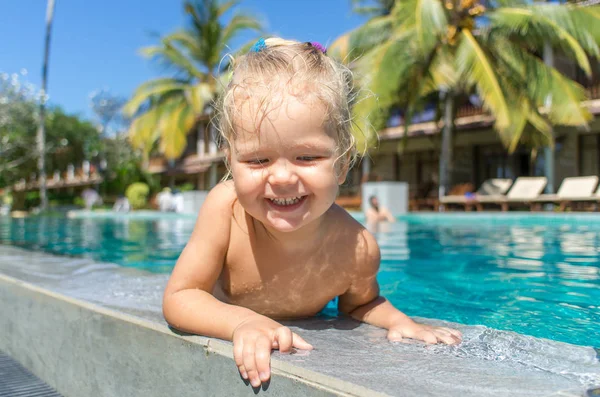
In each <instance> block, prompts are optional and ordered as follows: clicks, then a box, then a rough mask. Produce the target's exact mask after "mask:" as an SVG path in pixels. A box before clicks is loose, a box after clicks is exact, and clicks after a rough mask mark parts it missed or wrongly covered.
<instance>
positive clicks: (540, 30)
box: [330, 0, 600, 151]
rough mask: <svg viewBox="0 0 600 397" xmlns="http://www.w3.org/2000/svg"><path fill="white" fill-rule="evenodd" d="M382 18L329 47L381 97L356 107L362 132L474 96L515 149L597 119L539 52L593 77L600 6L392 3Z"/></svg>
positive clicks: (581, 94) (474, 0)
mask: <svg viewBox="0 0 600 397" xmlns="http://www.w3.org/2000/svg"><path fill="white" fill-rule="evenodd" d="M357 3H362V2H360V1H357ZM484 4H485V6H484ZM486 7H488V8H486ZM379 15H383V16H377V17H374V18H372V19H371V20H370V21H368V22H367V23H366V24H365V25H364V26H363V27H361V28H359V29H357V30H354V31H352V32H349V33H348V34H346V35H344V36H342V37H340V38H339V39H338V40H336V41H335V43H334V45H333V46H332V48H331V49H330V53H331V54H334V55H336V56H338V57H340V59H342V60H345V61H346V62H348V63H349V65H350V66H351V67H352V68H353V69H355V70H356V71H357V75H358V78H359V83H360V85H361V87H362V88H363V90H365V91H366V92H369V93H373V94H374V96H375V97H376V98H378V99H379V101H377V100H364V101H362V102H359V103H357V105H356V106H355V115H354V116H355V120H356V122H357V123H358V124H359V125H360V124H361V123H362V125H367V126H368V125H372V126H373V127H374V128H375V129H376V130H377V129H380V128H383V127H384V126H385V125H384V122H385V117H383V118H382V117H381V114H384V115H385V114H389V112H390V110H391V109H393V108H398V107H399V108H402V109H404V110H405V114H406V115H409V116H410V115H411V114H414V112H415V111H416V110H418V109H420V108H422V107H423V106H424V104H425V103H427V102H430V101H434V102H437V106H438V108H440V107H441V103H440V98H448V97H449V98H461V97H462V98H464V97H468V96H469V95H472V94H478V95H479V97H480V98H481V100H482V101H483V105H484V108H485V109H486V110H488V111H489V112H490V113H491V114H492V115H493V116H495V120H496V121H495V129H496V130H497V131H498V133H499V136H500V138H501V140H502V142H503V143H504V144H505V145H506V147H507V148H508V149H509V150H511V151H512V150H514V149H515V148H516V147H517V145H519V144H523V145H532V144H533V145H535V146H536V147H538V146H540V145H552V144H553V142H552V136H551V134H550V133H549V132H550V130H551V127H550V126H551V124H556V125H569V126H585V125H586V124H587V122H588V121H589V120H590V119H591V114H590V113H589V112H588V110H587V109H586V108H585V107H583V106H581V102H582V101H584V100H586V99H587V98H586V94H585V90H584V89H583V87H581V86H580V85H579V84H577V83H575V82H574V81H572V80H570V79H569V78H567V77H565V76H564V75H562V74H561V73H560V72H559V71H558V70H557V69H555V68H553V67H550V66H547V65H545V64H544V62H543V61H542V59H541V58H540V57H539V54H542V53H543V50H544V44H546V43H548V44H550V45H551V46H552V47H553V48H554V50H555V52H557V53H559V54H565V55H566V56H568V57H569V58H572V59H574V61H575V62H576V64H577V65H578V66H579V68H581V70H583V71H584V72H585V73H586V74H588V76H589V75H590V72H591V69H590V62H589V60H588V57H596V58H598V57H599V56H600V48H599V46H600V28H599V26H600V6H597V5H596V6H591V7H581V6H578V5H572V4H561V5H559V4H555V3H553V4H540V3H535V2H533V3H531V2H523V1H520V0H505V1H501V2H496V3H494V2H491V3H490V2H483V1H479V0H464V1H461V2H454V1H440V0H396V1H395V3H394V5H393V7H392V9H391V10H390V12H389V14H388V15H386V14H384V13H383V14H379ZM481 21H484V22H483V23H480V22H481ZM548 98H552V101H551V102H550V106H549V107H548V109H547V113H544V114H542V113H541V111H540V109H541V108H543V107H544V106H545V105H547V103H546V102H547V101H548ZM378 108H380V109H381V110H379V109H378ZM361 117H367V118H368V121H367V122H362V121H361V120H359V119H360V118H361ZM409 118H410V117H409ZM382 121H383V123H382ZM370 142H371V143H374V142H376V140H375V139H372V140H371V141H370Z"/></svg>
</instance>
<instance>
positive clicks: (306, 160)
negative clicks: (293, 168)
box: [298, 156, 323, 162]
mask: <svg viewBox="0 0 600 397" xmlns="http://www.w3.org/2000/svg"><path fill="white" fill-rule="evenodd" d="M322 158H323V157H321V156H300V157H298V161H305V162H311V161H316V160H319V159H322Z"/></svg>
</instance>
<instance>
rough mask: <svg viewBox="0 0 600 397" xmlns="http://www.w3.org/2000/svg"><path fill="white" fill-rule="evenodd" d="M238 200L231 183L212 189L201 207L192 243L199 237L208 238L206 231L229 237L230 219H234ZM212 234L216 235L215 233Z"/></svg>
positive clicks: (224, 183) (220, 184)
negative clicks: (234, 208)
mask: <svg viewBox="0 0 600 397" xmlns="http://www.w3.org/2000/svg"><path fill="white" fill-rule="evenodd" d="M236 198H237V195H236V193H235V189H234V188H233V182H231V181H225V182H221V183H219V184H218V185H217V186H215V187H214V188H212V189H211V190H210V192H208V195H207V196H206V199H205V200H204V203H202V207H200V213H199V214H198V219H197V220H196V227H195V228H194V232H193V233H192V238H191V239H190V241H194V240H195V238H196V237H199V236H202V238H206V230H211V231H213V232H220V235H221V236H226V235H227V236H228V231H227V229H229V219H231V217H232V214H233V207H234V203H235V201H236ZM211 234H213V235H214V233H211Z"/></svg>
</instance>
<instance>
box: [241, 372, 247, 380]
mask: <svg viewBox="0 0 600 397" xmlns="http://www.w3.org/2000/svg"><path fill="white" fill-rule="evenodd" d="M242 378H244V379H246V380H248V374H247V373H246V371H242Z"/></svg>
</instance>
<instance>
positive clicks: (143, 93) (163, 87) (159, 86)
mask: <svg viewBox="0 0 600 397" xmlns="http://www.w3.org/2000/svg"><path fill="white" fill-rule="evenodd" d="M186 86H187V85H186V83H185V82H182V81H179V80H176V79H172V78H160V79H155V80H150V81H147V82H145V83H143V84H142V85H140V86H139V87H138V88H137V89H136V90H135V92H134V93H133V96H132V98H131V99H130V100H129V101H128V102H127V103H126V104H125V106H123V112H124V113H125V114H126V115H128V116H133V115H134V114H135V113H136V112H137V111H138V109H139V108H140V106H141V105H142V104H143V103H144V102H146V101H147V100H148V99H150V98H151V97H153V96H161V95H166V94H169V93H172V92H174V91H181V92H183V90H185V88H186Z"/></svg>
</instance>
